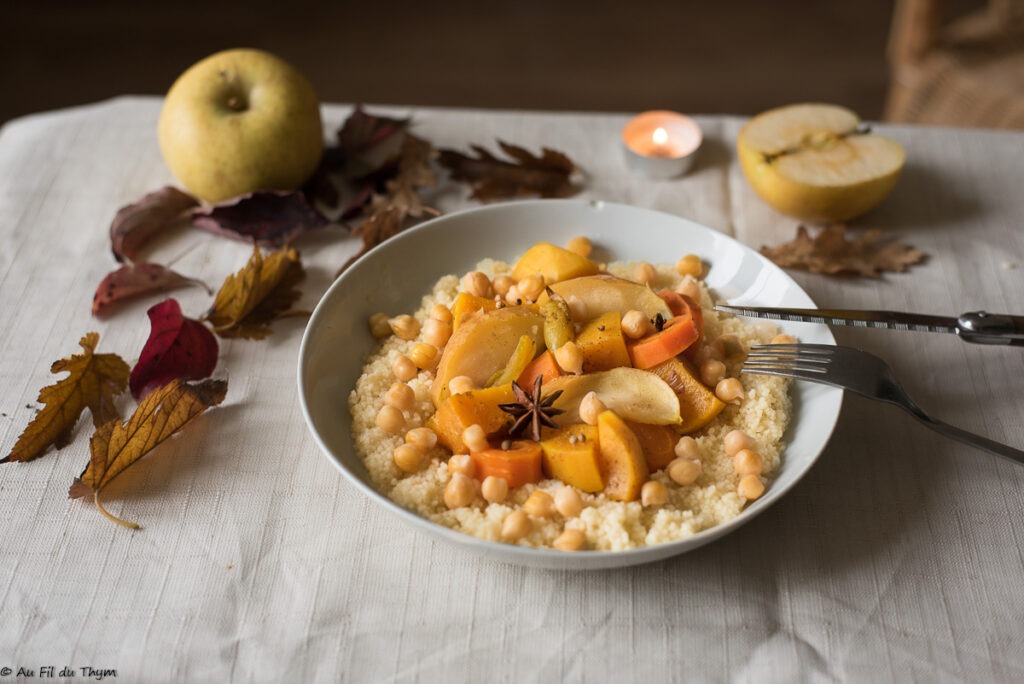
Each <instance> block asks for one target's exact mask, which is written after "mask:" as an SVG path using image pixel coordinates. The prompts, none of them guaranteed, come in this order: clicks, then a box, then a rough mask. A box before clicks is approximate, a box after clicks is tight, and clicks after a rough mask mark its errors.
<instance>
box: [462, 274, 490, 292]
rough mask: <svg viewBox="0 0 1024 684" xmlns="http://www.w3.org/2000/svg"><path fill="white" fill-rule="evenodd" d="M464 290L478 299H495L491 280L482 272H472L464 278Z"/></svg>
mask: <svg viewBox="0 0 1024 684" xmlns="http://www.w3.org/2000/svg"><path fill="white" fill-rule="evenodd" d="M462 289H463V290H465V291H466V292H468V293H469V294H471V295H475V296H477V297H493V296H494V290H493V289H492V288H491V279H490V278H488V277H487V274H486V273H484V272H482V271H470V272H469V273H467V274H466V275H465V276H463V278H462Z"/></svg>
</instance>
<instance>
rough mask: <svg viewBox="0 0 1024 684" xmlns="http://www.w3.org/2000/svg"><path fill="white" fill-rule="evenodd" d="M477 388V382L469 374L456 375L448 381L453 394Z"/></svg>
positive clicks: (449, 389)
mask: <svg viewBox="0 0 1024 684" xmlns="http://www.w3.org/2000/svg"><path fill="white" fill-rule="evenodd" d="M475 389H476V383H475V382H473V378H471V377H469V376H468V375H456V376H455V377H454V378H452V379H451V380H449V381H448V391H449V392H451V393H452V394H463V393H465V392H472V391H473V390H475Z"/></svg>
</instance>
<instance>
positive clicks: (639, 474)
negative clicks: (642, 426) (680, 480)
mask: <svg viewBox="0 0 1024 684" xmlns="http://www.w3.org/2000/svg"><path fill="white" fill-rule="evenodd" d="M597 441H598V443H599V446H600V454H601V474H602V476H603V477H604V493H605V495H606V496H607V497H608V498H609V499H612V500H614V501H636V500H637V499H639V498H640V490H641V488H642V487H643V485H644V482H646V481H647V476H648V475H649V471H648V470H647V461H645V460H644V452H643V447H641V446H640V440H639V439H637V436H636V435H635V434H634V433H633V431H632V430H630V429H629V426H628V425H626V423H625V422H624V421H623V420H622V419H621V418H619V417H618V416H617V415H616V414H615V412H614V411H604V412H602V413H601V414H599V415H598V416H597Z"/></svg>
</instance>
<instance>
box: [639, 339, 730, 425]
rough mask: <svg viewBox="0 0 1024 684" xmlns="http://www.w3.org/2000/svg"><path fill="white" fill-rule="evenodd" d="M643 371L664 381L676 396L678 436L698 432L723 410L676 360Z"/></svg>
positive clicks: (697, 379) (716, 400)
mask: <svg viewBox="0 0 1024 684" xmlns="http://www.w3.org/2000/svg"><path fill="white" fill-rule="evenodd" d="M647 370H648V371H649V372H651V373H654V374H655V375H657V376H658V377H659V378H661V379H662V380H664V381H665V382H667V383H668V386H669V387H671V388H672V390H673V391H674V392H675V393H676V396H677V397H679V416H680V417H681V418H682V419H683V422H682V423H680V425H679V426H678V427H677V429H678V430H679V433H680V434H683V435H687V434H690V433H691V432H696V431H697V430H700V429H701V428H702V427H704V426H705V425H707V424H708V423H710V422H711V421H712V420H714V419H715V416H717V415H718V414H719V413H721V412H722V409H724V408H725V404H724V403H723V402H722V400H721V399H719V398H718V397H716V396H715V393H714V392H713V391H711V390H710V389H709V388H708V387H707V385H705V384H704V383H703V382H701V381H700V379H699V378H698V377H697V374H696V373H695V372H694V371H692V370H691V369H690V367H689V366H688V365H687V364H686V363H684V362H682V361H680V360H679V359H678V358H676V359H669V360H668V361H665V362H664V363H659V364H658V365H657V366H654V367H653V368H648V369H647Z"/></svg>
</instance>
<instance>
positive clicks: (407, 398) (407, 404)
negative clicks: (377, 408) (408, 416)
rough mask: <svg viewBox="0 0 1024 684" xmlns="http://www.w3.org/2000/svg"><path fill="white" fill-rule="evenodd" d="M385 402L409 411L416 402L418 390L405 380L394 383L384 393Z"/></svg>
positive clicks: (400, 409)
mask: <svg viewBox="0 0 1024 684" xmlns="http://www.w3.org/2000/svg"><path fill="white" fill-rule="evenodd" d="M384 403H385V404H387V405H388V406H394V407H395V408H396V409H398V410H399V411H407V410H409V409H411V408H412V407H413V405H414V404H415V403H416V390H414V389H413V388H412V387H409V386H408V385H406V384H405V383H404V382H396V383H392V385H391V387H389V388H388V391H387V393H385V394H384Z"/></svg>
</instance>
